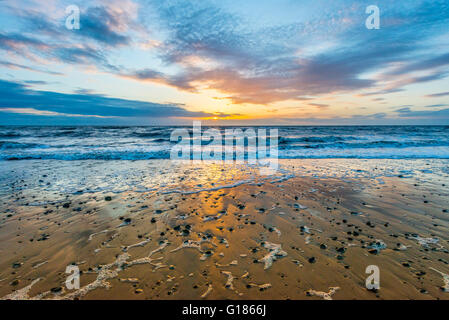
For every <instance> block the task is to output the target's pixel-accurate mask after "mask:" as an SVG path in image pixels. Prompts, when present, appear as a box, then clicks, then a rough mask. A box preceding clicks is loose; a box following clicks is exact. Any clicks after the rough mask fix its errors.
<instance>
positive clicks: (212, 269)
mask: <svg viewBox="0 0 449 320" xmlns="http://www.w3.org/2000/svg"><path fill="white" fill-rule="evenodd" d="M448 164H449V161H448V160H446V159H333V158H328V159H280V160H279V170H278V171H277V172H275V173H274V174H273V175H261V174H260V172H259V170H258V168H257V166H250V165H248V164H245V163H244V164H235V163H226V162H224V163H223V162H218V163H217V162H207V161H197V162H195V161H188V162H186V163H176V162H173V161H169V160H167V159H155V160H133V161H131V160H72V161H64V160H55V159H54V160H48V159H47V160H42V159H41V160H19V161H4V162H2V166H1V170H0V181H1V185H2V187H1V189H0V208H1V216H0V255H1V257H2V259H1V262H0V297H1V298H2V299H257V300H259V299H282V300H284V299H300V300H304V299H336V300H339V299H448V298H449V283H448V281H449V264H448V263H449V233H448V231H449V213H448V209H449V188H448V186H449V169H448ZM372 265H374V266H377V267H378V268H379V271H380V281H379V284H380V288H379V289H377V290H376V289H372V290H369V289H367V287H366V283H365V281H366V278H367V277H368V276H369V274H367V273H366V268H367V267H368V266H372ZM67 266H78V268H79V270H80V273H81V274H80V289H68V288H67V287H66V285H65V281H66V279H67V277H68V274H66V267H67Z"/></svg>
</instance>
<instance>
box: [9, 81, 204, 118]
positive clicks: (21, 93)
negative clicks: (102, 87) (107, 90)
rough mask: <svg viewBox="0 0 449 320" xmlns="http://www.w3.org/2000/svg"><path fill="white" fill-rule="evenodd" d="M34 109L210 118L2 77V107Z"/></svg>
mask: <svg viewBox="0 0 449 320" xmlns="http://www.w3.org/2000/svg"><path fill="white" fill-rule="evenodd" d="M22 108H30V109H34V110H37V111H44V112H52V113H57V114H60V115H61V114H62V115H78V116H99V117H152V118H161V117H206V116H212V114H210V113H205V112H191V111H187V110H186V109H184V108H183V107H182V106H180V105H176V104H159V103H152V102H144V101H136V100H125V99H118V98H109V97H105V96H102V95H99V94H91V93H76V94H65V93H57V92H51V91H36V90H31V89H29V88H28V87H27V86H26V85H23V84H20V83H16V82H11V81H5V80H0V110H1V109H3V110H5V109H6V110H8V111H10V112H14V109H17V110H20V109H22Z"/></svg>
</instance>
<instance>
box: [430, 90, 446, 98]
mask: <svg viewBox="0 0 449 320" xmlns="http://www.w3.org/2000/svg"><path fill="white" fill-rule="evenodd" d="M445 96H449V91H448V92H440V93H433V94H428V95H426V97H428V98H439V97H445Z"/></svg>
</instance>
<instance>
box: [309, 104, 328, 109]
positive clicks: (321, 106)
mask: <svg viewBox="0 0 449 320" xmlns="http://www.w3.org/2000/svg"><path fill="white" fill-rule="evenodd" d="M309 105H310V106H314V107H318V108H326V107H329V105H328V104H323V103H309Z"/></svg>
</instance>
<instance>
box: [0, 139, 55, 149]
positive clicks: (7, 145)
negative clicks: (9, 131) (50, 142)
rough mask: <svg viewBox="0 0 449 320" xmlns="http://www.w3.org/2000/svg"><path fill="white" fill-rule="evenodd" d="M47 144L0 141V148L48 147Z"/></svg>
mask: <svg viewBox="0 0 449 320" xmlns="http://www.w3.org/2000/svg"><path fill="white" fill-rule="evenodd" d="M48 147H49V146H47V145H42V144H37V143H21V142H15V141H0V150H7V149H28V148H42V149H44V148H48Z"/></svg>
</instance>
